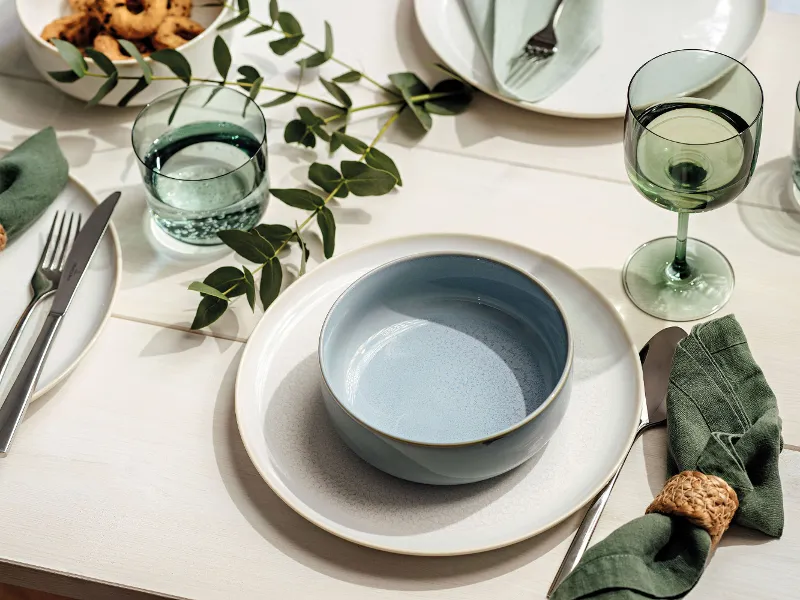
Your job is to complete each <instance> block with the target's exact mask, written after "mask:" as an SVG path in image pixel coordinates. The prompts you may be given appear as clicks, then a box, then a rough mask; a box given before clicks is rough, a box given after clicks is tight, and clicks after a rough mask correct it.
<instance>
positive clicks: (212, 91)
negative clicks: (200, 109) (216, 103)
mask: <svg viewBox="0 0 800 600" xmlns="http://www.w3.org/2000/svg"><path fill="white" fill-rule="evenodd" d="M224 89H225V87H224V84H222V85H218V86H217V87H215V88H214V89H213V90H211V93H210V94H209V95H208V99H207V100H206V101H205V102H203V106H208V105H209V104H211V101H212V100H213V99H214V96H216V95H217V94H219V93H220V92H221V91H222V90H224Z"/></svg>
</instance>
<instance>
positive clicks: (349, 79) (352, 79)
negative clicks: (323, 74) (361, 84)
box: [333, 71, 361, 83]
mask: <svg viewBox="0 0 800 600" xmlns="http://www.w3.org/2000/svg"><path fill="white" fill-rule="evenodd" d="M360 79H361V73H359V72H358V71H347V72H346V73H342V74H341V75H339V76H338V77H334V78H333V81H335V82H336V83H356V82H357V81H358V80H360Z"/></svg>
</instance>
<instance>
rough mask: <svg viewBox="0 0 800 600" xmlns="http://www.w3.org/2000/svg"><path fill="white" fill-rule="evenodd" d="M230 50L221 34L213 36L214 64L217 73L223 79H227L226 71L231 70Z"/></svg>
mask: <svg viewBox="0 0 800 600" xmlns="http://www.w3.org/2000/svg"><path fill="white" fill-rule="evenodd" d="M232 60H233V59H232V58H231V50H230V48H228V44H227V42H226V41H225V40H224V39H222V36H219V35H218V36H217V37H216V38H214V65H215V66H216V67H217V73H219V76H220V77H222V79H223V80H227V79H228V73H229V72H230V70H231V62H232Z"/></svg>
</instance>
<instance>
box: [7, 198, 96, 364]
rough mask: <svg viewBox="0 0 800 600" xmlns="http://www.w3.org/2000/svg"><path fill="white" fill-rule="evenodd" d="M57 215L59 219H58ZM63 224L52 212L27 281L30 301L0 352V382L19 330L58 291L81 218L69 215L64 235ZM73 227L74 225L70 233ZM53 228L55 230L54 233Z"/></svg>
mask: <svg viewBox="0 0 800 600" xmlns="http://www.w3.org/2000/svg"><path fill="white" fill-rule="evenodd" d="M59 216H60V217H61V218H60V219H59ZM76 216H77V219H76ZM66 222H67V213H66V212H64V213H61V214H60V215H59V213H56V214H55V216H54V217H53V224H52V225H50V233H49V234H47V241H46V242H45V244H44V250H42V256H41V257H40V258H39V263H38V266H37V267H36V271H34V273H33V277H32V278H31V290H32V291H33V298H31V301H30V302H29V303H28V306H27V307H26V308H25V310H24V311H23V313H22V316H21V317H20V318H19V320H18V321H17V324H16V325H15V326H14V329H13V331H12V332H11V336H10V337H9V338H8V341H7V342H6V345H5V347H4V348H3V351H2V352H0V380H2V379H3V374H4V373H5V371H6V369H7V368H8V365H9V363H10V362H11V353H12V352H14V348H16V346H17V343H18V342H19V339H20V336H21V335H22V330H23V329H24V328H25V324H26V323H27V322H28V319H30V316H31V314H32V313H33V309H35V308H36V307H37V306H38V305H39V304H40V303H41V302H42V301H43V300H44V299H45V298H48V297H49V296H52V295H53V294H54V293H55V291H56V290H57V289H58V284H59V282H60V281H61V270H62V269H63V268H64V262H65V259H66V258H67V255H68V254H69V249H70V248H71V246H72V243H73V242H74V241H75V237H77V235H78V232H79V231H80V230H81V215H80V214H77V213H70V214H69V223H68V224H67V230H66V232H65V231H64V224H65V223H66ZM73 224H74V225H75V228H74V232H73ZM56 227H57V228H58V231H56ZM54 233H55V234H56V237H55V240H54V239H53V234H54Z"/></svg>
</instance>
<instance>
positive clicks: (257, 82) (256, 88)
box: [242, 77, 264, 116]
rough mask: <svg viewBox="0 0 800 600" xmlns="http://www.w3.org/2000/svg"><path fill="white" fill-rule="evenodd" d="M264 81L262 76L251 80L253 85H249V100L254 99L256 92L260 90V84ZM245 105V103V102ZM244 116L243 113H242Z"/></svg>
mask: <svg viewBox="0 0 800 600" xmlns="http://www.w3.org/2000/svg"><path fill="white" fill-rule="evenodd" d="M262 83H264V78H263V77H259V78H258V79H256V80H255V81H254V82H253V85H251V86H250V94H249V96H250V100H255V99H256V96H258V93H259V92H260V91H261V84H262ZM245 106H246V104H245ZM242 116H244V115H242Z"/></svg>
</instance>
